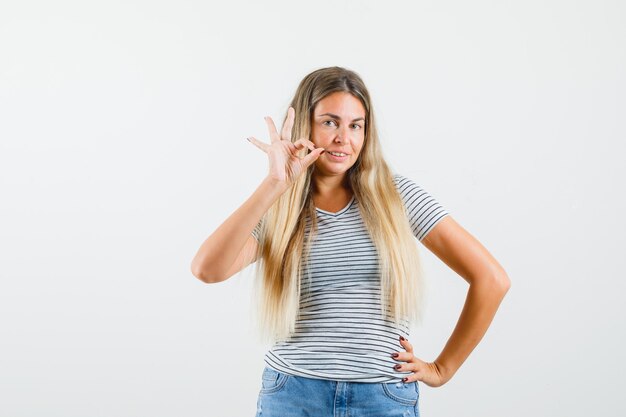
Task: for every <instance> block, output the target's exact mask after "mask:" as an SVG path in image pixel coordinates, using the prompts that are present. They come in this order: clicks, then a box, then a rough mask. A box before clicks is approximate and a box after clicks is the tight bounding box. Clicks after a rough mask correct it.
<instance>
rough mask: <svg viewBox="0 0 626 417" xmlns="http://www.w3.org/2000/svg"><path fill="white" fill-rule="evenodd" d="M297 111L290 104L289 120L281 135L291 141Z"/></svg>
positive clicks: (288, 110) (284, 125) (286, 121)
mask: <svg viewBox="0 0 626 417" xmlns="http://www.w3.org/2000/svg"><path fill="white" fill-rule="evenodd" d="M295 114H296V111H295V110H294V108H293V107H291V106H289V109H287V120H285V123H284V124H283V131H282V132H281V134H280V136H281V138H282V139H283V140H288V141H290V142H291V129H293V121H294V119H295Z"/></svg>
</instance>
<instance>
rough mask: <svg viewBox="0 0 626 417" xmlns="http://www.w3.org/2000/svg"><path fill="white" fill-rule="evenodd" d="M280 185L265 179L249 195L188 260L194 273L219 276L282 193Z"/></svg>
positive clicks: (282, 188) (235, 257)
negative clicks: (190, 261) (190, 260)
mask: <svg viewBox="0 0 626 417" xmlns="http://www.w3.org/2000/svg"><path fill="white" fill-rule="evenodd" d="M285 191H286V189H285V187H284V186H283V185H281V184H279V183H277V182H275V181H272V180H271V179H269V178H265V179H264V180H263V181H262V182H261V184H260V185H259V186H258V187H257V189H256V190H255V191H254V192H253V193H252V195H251V196H250V197H249V198H248V199H247V200H246V201H245V202H244V203H243V204H242V205H241V206H240V207H239V208H238V209H237V210H235V211H234V212H233V213H232V214H231V215H230V216H229V217H228V218H227V219H226V220H225V221H224V222H223V223H222V224H221V225H220V226H219V227H218V228H217V229H216V230H215V231H214V232H213V233H212V234H211V235H210V236H209V237H208V238H207V239H206V240H205V241H204V243H202V246H201V247H200V249H199V250H198V252H197V254H196V256H195V257H194V258H193V261H192V263H191V269H192V271H193V273H194V275H195V276H197V277H200V276H205V277H208V278H210V279H212V278H213V277H219V276H220V275H221V274H222V273H224V272H225V271H226V270H227V269H228V268H229V267H230V266H231V265H232V264H233V263H234V262H235V260H236V259H237V256H238V255H239V253H240V252H241V250H242V249H243V246H244V245H245V243H246V241H247V239H248V238H249V236H250V234H251V233H252V230H253V229H254V227H255V226H256V225H257V223H258V222H259V221H260V220H261V217H263V215H264V214H265V213H266V212H267V210H268V209H269V208H270V207H271V206H272V204H274V202H275V201H276V200H277V199H278V198H279V197H280V195H281V194H282V193H283V192H285Z"/></svg>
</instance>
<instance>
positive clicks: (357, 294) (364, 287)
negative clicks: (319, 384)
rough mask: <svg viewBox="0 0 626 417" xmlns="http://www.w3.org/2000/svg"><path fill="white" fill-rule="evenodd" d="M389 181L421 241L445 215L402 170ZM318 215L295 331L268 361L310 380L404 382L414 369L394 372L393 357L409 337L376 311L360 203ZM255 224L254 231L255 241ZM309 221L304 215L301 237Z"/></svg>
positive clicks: (372, 260) (373, 270)
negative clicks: (394, 185)
mask: <svg viewBox="0 0 626 417" xmlns="http://www.w3.org/2000/svg"><path fill="white" fill-rule="evenodd" d="M393 178H394V182H395V184H396V188H397V189H398V191H399V192H400V195H401V197H402V201H403V202H404V205H405V208H406V211H407V214H408V217H409V223H410V225H411V229H412V231H413V234H414V236H415V237H416V238H417V239H419V240H420V241H421V240H422V239H424V237H425V236H426V235H427V234H428V232H429V231H430V230H432V228H433V227H434V226H435V225H436V224H437V223H438V222H439V221H440V220H441V219H443V217H444V216H446V215H448V214H449V213H448V211H447V210H445V209H444V208H443V207H442V206H441V204H439V203H438V202H437V201H436V200H435V199H434V198H433V197H432V196H431V195H430V194H429V193H427V192H426V191H425V190H424V189H423V188H421V187H420V186H419V185H417V184H416V183H414V182H413V181H412V180H410V179H408V178H406V177H404V176H402V175H399V174H396V175H394V176H393ZM316 215H317V222H318V223H317V227H318V230H317V235H316V236H315V237H314V239H313V241H312V246H311V251H310V255H309V262H308V267H307V266H303V267H302V284H301V285H302V287H301V290H300V311H299V314H298V318H297V320H296V326H295V332H294V333H293V334H292V335H290V337H289V338H288V340H286V341H279V342H277V343H275V344H274V346H273V347H272V348H271V349H270V350H268V351H267V353H266V354H265V358H264V360H265V363H266V364H267V366H269V367H270V368H273V369H274V370H276V371H279V372H283V373H286V374H289V375H296V376H303V377H307V378H317V379H330V380H335V381H349V382H401V381H402V378H403V377H405V376H407V375H410V374H411V372H399V371H396V370H395V369H393V366H394V365H395V364H397V363H398V362H397V361H396V360H395V359H393V358H392V357H391V354H392V353H393V352H401V351H402V350H403V348H402V346H401V345H400V342H399V340H398V336H400V335H402V336H404V337H406V338H408V336H409V335H408V332H409V326H408V324H409V323H408V322H407V321H401V323H400V327H399V328H398V327H397V325H395V324H394V323H393V322H391V321H387V320H383V319H382V317H381V315H380V311H381V304H380V296H381V291H380V277H379V275H378V272H377V270H378V257H377V252H376V247H375V246H374V243H373V242H372V240H371V238H370V236H369V234H368V233H367V230H366V228H365V224H364V223H363V220H362V218H361V215H360V212H359V209H358V201H357V200H356V198H355V197H354V195H353V197H352V199H351V200H350V202H349V203H348V205H347V206H346V207H344V208H343V209H341V210H339V211H338V212H336V213H332V212H328V211H325V210H321V209H319V208H316ZM260 225H261V222H259V224H257V226H256V228H255V229H254V231H253V232H252V234H253V236H254V237H255V238H257V240H258V233H259V227H260ZM310 225H311V221H310V219H307V223H306V229H305V230H306V233H307V235H306V236H308V232H309V230H310ZM306 236H305V242H306ZM308 274H310V275H308ZM308 276H310V277H311V280H310V281H309V278H308Z"/></svg>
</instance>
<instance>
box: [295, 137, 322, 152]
mask: <svg viewBox="0 0 626 417" xmlns="http://www.w3.org/2000/svg"><path fill="white" fill-rule="evenodd" d="M293 144H294V145H295V146H296V148H298V149H302V148H304V147H305V146H306V147H307V148H309V149H310V150H312V151H313V150H315V149H317V148H316V147H315V144H314V143H313V142H311V141H310V140H308V139H304V138H302V139H298V140H297V141H295V142H294V143H293Z"/></svg>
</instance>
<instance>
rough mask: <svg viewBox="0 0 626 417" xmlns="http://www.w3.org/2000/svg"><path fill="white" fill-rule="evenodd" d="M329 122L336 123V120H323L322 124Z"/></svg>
mask: <svg viewBox="0 0 626 417" xmlns="http://www.w3.org/2000/svg"><path fill="white" fill-rule="evenodd" d="M327 122H332V123H335V121H334V120H326V121H324V122H322V124H325V123H327ZM335 124H336V123H335ZM327 126H328V125H327Z"/></svg>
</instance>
